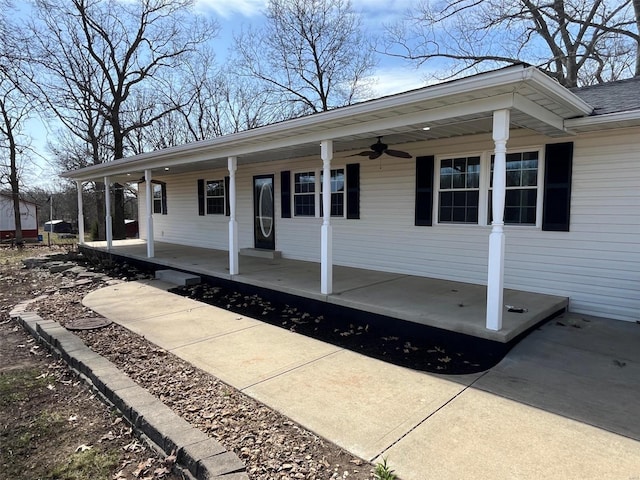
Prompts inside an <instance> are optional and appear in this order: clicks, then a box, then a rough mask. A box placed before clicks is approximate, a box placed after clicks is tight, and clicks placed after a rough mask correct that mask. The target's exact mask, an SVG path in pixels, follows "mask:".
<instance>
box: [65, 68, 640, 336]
mask: <svg viewBox="0 0 640 480" xmlns="http://www.w3.org/2000/svg"><path fill="white" fill-rule="evenodd" d="M378 137H382V140H381V143H383V144H386V145H388V149H389V150H392V151H391V152H388V153H392V154H395V156H393V155H389V154H388V153H387V152H384V153H382V154H380V155H378V153H379V152H378V151H377V150H378V148H381V147H379V146H378V145H379V144H378V145H375V144H376V142H377V138H378ZM374 145H375V146H374ZM370 146H372V147H373V149H374V150H371V147H370ZM403 152H404V153H403ZM407 157H410V158H407ZM64 176H66V177H68V178H72V179H75V180H76V181H77V182H78V185H79V187H80V186H81V184H82V182H86V181H90V180H93V179H101V180H104V181H106V182H107V183H115V182H126V181H129V182H131V181H138V180H139V179H140V178H141V177H143V178H144V181H143V182H141V183H140V188H139V192H140V197H139V205H140V212H139V218H140V238H141V239H146V240H147V256H148V257H149V258H152V257H153V256H154V240H155V241H162V242H169V243H173V244H181V245H192V246H199V247H205V248H212V249H218V250H226V251H228V252H229V273H230V274H231V276H233V275H234V274H237V273H238V255H239V250H240V249H242V248H259V249H270V250H274V251H278V252H281V254H282V256H283V257H284V258H291V259H300V260H306V261H312V262H319V263H320V264H321V276H322V281H321V291H322V293H323V294H331V292H332V279H333V266H334V265H343V266H351V267H358V268H364V269H371V270H377V271H383V272H399V273H406V274H411V275H417V276H423V277H431V278H436V279H447V280H455V281H462V282H468V283H475V284H481V285H487V305H486V306H487V309H486V327H487V328H488V329H491V330H499V329H500V328H501V324H502V315H503V300H502V292H503V288H505V287H508V288H512V289H518V290H522V291H527V292H538V293H546V294H553V295H561V296H565V297H568V298H569V301H570V304H569V308H570V310H572V311H575V312H583V313H588V314H593V315H599V316H607V317H612V318H616V319H620V320H627V321H637V320H639V319H640V313H639V312H640V78H634V79H629V80H623V81H619V82H614V83H610V84H605V85H599V86H593V87H587V88H583V89H574V90H568V89H566V88H564V87H562V86H560V85H559V84H558V83H557V82H555V81H554V80H552V79H551V78H549V77H547V76H546V75H544V74H543V73H541V72H540V71H539V70H537V69H536V68H534V67H529V66H526V65H518V66H512V67H508V68H504V69H500V70H496V71H491V72H487V73H482V74H478V75H475V76H472V77H467V78H462V79H458V80H453V81H450V82H446V83H442V84H438V85H432V86H428V87H425V88H421V89H417V90H413V91H409V92H406V93H401V94H397V95H393V96H388V97H384V98H380V99H376V100H371V101H367V102H363V103H360V104H356V105H353V106H348V107H344V108H339V109H336V110H332V111H329V112H323V113H318V114H314V115H310V116H307V117H303V118H297V119H294V120H290V121H286V122H281V123H277V124H273V125H268V126H265V127H261V128H257V129H255V130H249V131H244V132H240V133H236V134H231V135H226V136H223V137H219V138H214V139H211V140H206V141H200V142H195V143H191V144H187V145H182V146H178V147H172V148H168V149H164V150H160V151H155V152H150V153H145V154H141V155H137V156H133V157H129V158H124V159H120V160H116V161H113V162H110V163H106V164H102V165H96V166H91V167H87V168H83V169H80V170H76V171H72V172H68V173H66V174H64ZM80 190H81V189H79V191H80ZM322 191H331V195H330V196H329V195H327V196H322V194H321V192H322ZM78 200H79V203H80V207H81V197H79V198H78ZM106 203H107V205H108V204H109V202H106ZM80 212H82V208H80ZM107 217H108V218H109V217H110V212H109V211H107ZM503 219H504V221H503ZM79 221H80V225H81V228H82V213H80V216H79ZM108 224H109V220H108ZM81 241H82V231H81ZM108 242H109V245H111V243H110V237H109V238H108Z"/></svg>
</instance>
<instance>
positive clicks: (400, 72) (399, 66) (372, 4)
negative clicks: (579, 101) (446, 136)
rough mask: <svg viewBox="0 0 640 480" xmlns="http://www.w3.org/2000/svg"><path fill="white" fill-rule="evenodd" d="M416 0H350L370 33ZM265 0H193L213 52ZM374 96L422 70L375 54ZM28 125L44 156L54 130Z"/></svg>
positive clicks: (45, 164)
mask: <svg viewBox="0 0 640 480" xmlns="http://www.w3.org/2000/svg"><path fill="white" fill-rule="evenodd" d="M416 1H417V0H352V6H353V9H354V10H355V11H356V12H359V13H361V14H362V20H363V26H364V28H366V29H367V30H369V31H371V32H373V33H374V34H380V35H381V34H382V33H383V25H384V24H389V23H392V22H394V21H397V20H400V19H401V18H402V15H403V14H404V12H405V11H406V10H407V9H408V8H409V7H410V6H411V5H412V4H415V3H416ZM266 4H267V1H266V0H196V9H197V10H198V12H199V13H202V14H204V15H206V16H212V17H213V18H215V19H217V21H218V23H219V25H220V27H221V30H220V33H219V35H218V37H217V38H216V40H215V46H216V51H217V56H218V59H219V60H220V62H222V61H224V57H225V52H226V51H227V50H228V49H229V48H230V47H231V46H232V43H233V34H234V32H239V31H240V30H241V28H242V27H247V26H249V25H251V26H259V25H260V24H261V22H262V21H263V20H262V19H263V16H262V12H263V11H264V9H265V7H266ZM374 82H375V83H374V96H375V97H381V96H385V95H390V94H393V93H398V92H403V91H407V90H411V89H414V88H418V87H421V86H424V85H425V75H424V72H422V73H421V72H420V71H419V70H417V69H416V68H415V67H412V66H410V65H409V64H407V63H406V62H404V61H402V60H398V59H394V58H391V57H388V56H385V55H379V64H378V67H377V68H376V71H375V73H374ZM28 129H29V131H30V134H31V136H32V139H33V142H32V147H33V148H34V150H35V151H36V152H38V153H39V154H40V155H42V156H45V157H46V156H47V153H46V152H47V148H46V144H47V138H48V137H50V136H51V135H55V132H52V131H47V128H46V127H45V125H44V124H43V123H42V122H41V121H40V120H39V119H37V118H34V119H32V120H31V121H30V123H29V125H28ZM37 163H38V166H37V167H36V168H35V169H34V171H33V172H32V174H31V176H32V177H34V178H37V183H38V184H42V186H44V185H50V186H52V188H54V187H53V184H55V183H56V177H57V173H56V172H55V170H54V167H53V162H50V161H47V159H42V160H40V161H38V162H37Z"/></svg>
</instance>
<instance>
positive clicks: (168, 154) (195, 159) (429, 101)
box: [63, 65, 592, 182]
mask: <svg viewBox="0 0 640 480" xmlns="http://www.w3.org/2000/svg"><path fill="white" fill-rule="evenodd" d="M505 108H507V109H510V110H511V128H512V129H519V128H526V129H531V130H533V131H536V132H539V133H541V134H544V135H548V136H553V137H557V136H565V135H568V134H570V132H568V131H567V129H566V128H565V120H567V119H571V118H576V117H583V116H585V115H588V114H589V113H591V110H592V109H591V107H590V106H589V105H588V104H586V103H585V102H583V101H582V100H580V99H579V98H578V97H577V96H575V95H574V94H573V93H571V92H569V91H568V90H566V89H565V88H563V87H561V86H560V85H559V84H557V83H556V82H555V81H553V80H551V79H550V78H548V77H547V76H545V75H544V74H542V73H540V72H539V71H538V70H536V69H535V68H533V67H525V66H522V65H519V66H514V67H509V68H505V69H502V70H497V71H494V72H488V73H484V74H479V75H476V76H473V77H469V78H463V79H460V80H454V81H451V82H447V83H444V84H439V85H433V86H429V87H425V88H421V89H417V90H413V91H410V92H406V93H402V94H398V95H393V96H389V97H384V98H380V99H377V100H371V101H368V102H363V103H360V104H356V105H352V106H349V107H344V108H339V109H336V110H332V111H329V112H322V113H318V114H315V115H310V116H307V117H302V118H298V119H293V120H289V121H286V122H281V123H277V124H273V125H267V126H265V127H260V128H257V129H254V130H248V131H244V132H240V133H236V134H231V135H226V136H223V137H218V138H214V139H211V140H204V141H200V142H194V143H190V144H187V145H181V146H178V147H172V148H167V149H164V150H159V151H155V152H150V153H145V154H141V155H137V156H133V157H128V158H124V159H120V160H116V161H113V162H109V163H105V164H102V165H96V166H92V167H87V168H84V169H80V170H76V171H72V172H67V173H65V174H63V176H65V177H68V178H73V179H77V180H91V179H95V178H100V177H102V176H109V177H111V179H112V181H120V182H127V181H137V180H138V179H139V178H140V177H141V176H142V175H143V174H144V170H145V169H150V170H152V171H153V172H154V174H155V173H156V172H157V173H160V172H162V173H164V171H165V170H166V169H169V172H170V173H182V172H188V171H195V170H204V169H210V168H220V167H226V165H227V158H228V157H230V156H235V157H237V158H238V164H239V165H242V164H249V163H258V162H269V161H273V160H286V159H294V158H302V157H309V156H314V155H315V156H317V155H319V153H320V147H319V143H320V141H322V140H333V147H334V157H336V158H345V157H347V156H349V155H352V154H353V153H356V152H359V151H361V150H364V149H366V148H367V147H368V146H369V145H371V144H372V143H373V142H374V141H375V138H376V137H377V136H384V137H385V138H384V141H385V143H388V144H390V145H393V146H394V147H396V148H403V149H408V150H410V149H411V144H412V143H414V142H423V141H428V140H433V139H442V138H451V137H456V136H462V135H472V134H479V133H489V132H491V131H492V113H493V111H495V110H499V109H505ZM426 126H428V127H430V130H428V131H425V130H423V127H426Z"/></svg>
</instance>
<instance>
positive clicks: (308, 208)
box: [293, 172, 316, 217]
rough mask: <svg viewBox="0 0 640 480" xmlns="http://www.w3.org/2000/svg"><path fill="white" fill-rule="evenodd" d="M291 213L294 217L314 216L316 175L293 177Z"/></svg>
mask: <svg viewBox="0 0 640 480" xmlns="http://www.w3.org/2000/svg"><path fill="white" fill-rule="evenodd" d="M293 181H294V189H293V211H294V214H295V216H296V217H314V216H315V215H316V174H315V172H303V173H296V174H294V177H293Z"/></svg>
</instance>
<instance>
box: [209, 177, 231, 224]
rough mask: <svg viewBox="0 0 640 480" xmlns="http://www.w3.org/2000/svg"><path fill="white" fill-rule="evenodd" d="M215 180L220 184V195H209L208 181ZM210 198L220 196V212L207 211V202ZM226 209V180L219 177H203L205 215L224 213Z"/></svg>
mask: <svg viewBox="0 0 640 480" xmlns="http://www.w3.org/2000/svg"><path fill="white" fill-rule="evenodd" d="M210 182H217V183H219V184H220V185H221V186H222V195H209V189H208V186H209V183H210ZM210 198H222V212H209V202H208V200H209V199H210ZM226 211H227V189H226V182H225V179H224V178H220V179H210V180H208V179H205V180H204V213H205V215H223V216H224V215H226Z"/></svg>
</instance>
